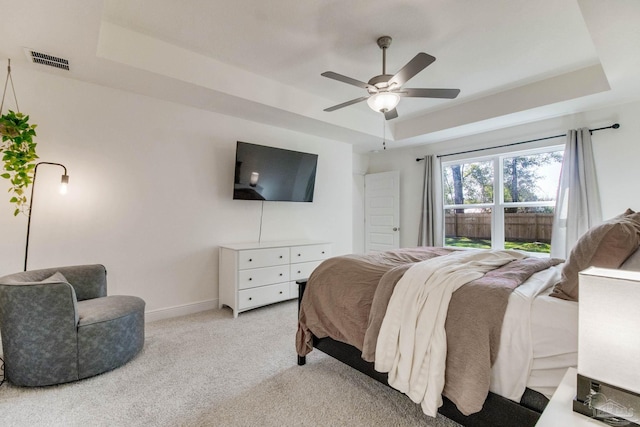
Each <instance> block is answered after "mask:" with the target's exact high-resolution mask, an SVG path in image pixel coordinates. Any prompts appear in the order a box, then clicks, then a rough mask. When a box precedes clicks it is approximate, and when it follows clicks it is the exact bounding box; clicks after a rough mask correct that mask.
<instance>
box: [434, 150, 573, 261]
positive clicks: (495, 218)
mask: <svg viewBox="0 0 640 427" xmlns="http://www.w3.org/2000/svg"><path fill="white" fill-rule="evenodd" d="M564 150H565V145H564V144H559V145H558V144H554V145H548V146H542V147H537V148H530V149H519V150H510V151H501V152H494V153H493V154H487V155H483V156H477V155H476V156H468V157H467V156H456V158H455V159H452V160H447V161H442V162H441V165H440V166H441V168H440V170H441V177H440V179H441V183H442V185H441V187H442V188H441V192H442V210H441V215H442V218H443V219H442V226H443V231H442V242H441V244H442V246H443V247H447V248H456V249H467V250H477V249H475V248H461V247H459V246H447V244H446V241H447V237H446V229H445V228H446V227H445V226H446V221H445V218H446V211H447V210H449V209H490V210H491V249H498V250H501V249H504V244H505V215H504V211H505V209H506V208H518V207H523V208H528V207H553V208H554V209H555V206H556V200H550V201H531V202H505V201H504V159H507V158H511V157H519V156H530V155H536V154H543V153H552V152H557V151H562V152H563V156H564ZM487 161H491V162H492V164H493V202H492V203H465V204H446V191H445V182H446V179H445V171H446V169H447V167H449V166H452V165H459V164H469V163H476V162H487ZM558 184H559V183H558ZM556 193H557V189H556ZM556 197H557V194H556ZM527 253H528V254H531V255H535V256H549V254H547V253H535V252H527Z"/></svg>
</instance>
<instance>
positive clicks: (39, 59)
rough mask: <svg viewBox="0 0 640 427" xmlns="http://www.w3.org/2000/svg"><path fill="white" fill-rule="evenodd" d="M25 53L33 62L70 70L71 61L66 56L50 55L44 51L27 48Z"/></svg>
mask: <svg viewBox="0 0 640 427" xmlns="http://www.w3.org/2000/svg"><path fill="white" fill-rule="evenodd" d="M24 51H25V53H26V54H27V57H28V58H29V60H30V61H31V62H34V63H36V64H42V65H48V66H49V67H54V68H60V69H61V70H67V71H69V61H68V60H66V59H64V58H59V57H57V56H53V55H49V54H46V53H42V52H37V51H35V50H32V49H26V48H25V50H24Z"/></svg>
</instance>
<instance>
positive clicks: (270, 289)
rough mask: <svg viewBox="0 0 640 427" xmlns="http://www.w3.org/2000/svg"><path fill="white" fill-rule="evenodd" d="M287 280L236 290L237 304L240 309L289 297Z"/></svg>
mask: <svg viewBox="0 0 640 427" xmlns="http://www.w3.org/2000/svg"><path fill="white" fill-rule="evenodd" d="M289 288H290V284H289V282H285V283H278V284H277V285H267V286H261V287H259V288H251V289H244V290H241V291H238V306H239V309H240V310H244V309H247V308H252V307H259V306H262V305H266V304H271V303H274V302H278V301H284V300H287V299H289V298H290V296H289V293H290V289H289Z"/></svg>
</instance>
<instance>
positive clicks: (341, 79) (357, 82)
mask: <svg viewBox="0 0 640 427" xmlns="http://www.w3.org/2000/svg"><path fill="white" fill-rule="evenodd" d="M320 75H321V76H323V77H328V78H330V79H333V80H337V81H339V82H342V83H347V84H350V85H353V86H358V87H361V88H363V89H369V88H373V86H371V85H370V84H369V83H365V82H361V81H360V80H356V79H352V78H351V77H347V76H343V75H342V74H338V73H334V72H333V71H325V72H324V73H322V74H320Z"/></svg>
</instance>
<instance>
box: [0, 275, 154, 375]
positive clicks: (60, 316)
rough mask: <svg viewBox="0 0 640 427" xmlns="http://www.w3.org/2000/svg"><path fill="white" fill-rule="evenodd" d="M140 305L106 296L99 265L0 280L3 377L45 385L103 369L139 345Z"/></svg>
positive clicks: (114, 365)
mask: <svg viewBox="0 0 640 427" xmlns="http://www.w3.org/2000/svg"><path fill="white" fill-rule="evenodd" d="M144 307H145V302H144V301H143V300H142V299H140V298H138V297H134V296H124V295H114V296H107V272H106V270H105V268H104V266H102V265H80V266H71V267H59V268H47V269H44V270H32V271H25V272H22V273H16V274H11V275H8V276H4V277H0V333H1V334H2V348H3V356H4V364H5V376H6V378H7V380H9V381H10V382H11V383H12V384H15V385H19V386H46V385H51V384H59V383H65V382H70V381H76V380H79V379H82V378H87V377H90V376H93V375H97V374H100V373H102V372H106V371H109V370H112V369H115V368H117V367H118V366H121V365H123V364H124V363H126V362H128V361H129V360H131V359H132V358H133V357H134V356H135V355H136V354H137V353H138V352H139V351H140V350H141V349H142V347H143V345H144Z"/></svg>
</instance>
